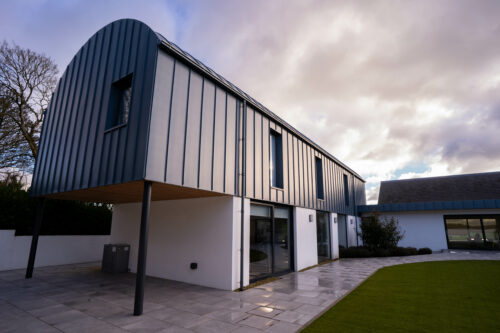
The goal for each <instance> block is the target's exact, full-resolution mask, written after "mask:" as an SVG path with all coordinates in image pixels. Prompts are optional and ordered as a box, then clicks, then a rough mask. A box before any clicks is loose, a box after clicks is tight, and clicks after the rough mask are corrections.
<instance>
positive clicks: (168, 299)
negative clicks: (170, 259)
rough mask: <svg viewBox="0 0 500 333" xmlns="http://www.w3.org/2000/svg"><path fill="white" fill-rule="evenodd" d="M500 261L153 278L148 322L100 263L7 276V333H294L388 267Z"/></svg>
mask: <svg viewBox="0 0 500 333" xmlns="http://www.w3.org/2000/svg"><path fill="white" fill-rule="evenodd" d="M468 259H482V260H500V253H499V252H475V251H454V252H450V253H440V254H432V255H423V256H412V257H391V258H371V259H342V260H339V261H335V262H333V263H329V264H326V265H323V266H319V267H316V268H313V269H310V270H308V271H306V272H300V273H290V274H288V275H285V276H283V277H282V278H281V279H279V280H277V281H274V282H271V283H268V284H265V285H262V286H260V287H257V288H253V289H250V290H247V291H245V292H231V291H222V290H217V289H211V288H205V287H200V286H194V285H189V284H186V283H181V282H175V281H169V280H163V279H156V278H147V280H146V291H145V304H144V315H142V316H140V317H134V316H132V315H131V313H132V308H133V300H134V283H135V276H134V275H133V274H122V275H109V274H103V273H101V272H100V271H99V264H98V263H91V264H77V265H65V266H53V267H45V268H38V269H35V275H34V278H33V279H32V280H25V279H24V271H23V270H14V271H4V272H0V332H89V331H91V332H93V333H98V332H111V333H112V332H262V331H265V332H287V333H288V332H295V331H298V330H300V329H301V328H302V327H304V326H306V325H307V324H308V323H309V322H311V321H312V320H313V319H314V318H316V317H318V316H319V315H320V314H321V313H323V312H324V311H326V310H327V309H328V308H330V307H331V306H332V305H333V304H335V303H336V302H337V301H339V300H340V299H341V298H342V297H343V296H345V295H346V294H347V293H349V292H350V291H351V290H353V289H354V288H356V286H358V285H359V284H360V283H361V282H362V281H364V280H365V279H366V278H368V277H369V276H370V275H372V274H373V273H374V272H375V271H376V270H378V269H379V268H381V267H384V266H390V265H397V264H402V263H412V262H421V261H434V260H468Z"/></svg>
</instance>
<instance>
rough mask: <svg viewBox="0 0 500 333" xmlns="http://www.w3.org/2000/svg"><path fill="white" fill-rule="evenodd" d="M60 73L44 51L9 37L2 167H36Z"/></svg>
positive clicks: (0, 130) (3, 69)
mask: <svg viewBox="0 0 500 333" xmlns="http://www.w3.org/2000/svg"><path fill="white" fill-rule="evenodd" d="M57 74H58V70H57V66H56V65H55V63H54V61H53V60H52V59H50V58H49V57H47V56H45V55H44V54H39V53H36V52H34V51H32V50H30V49H23V48H21V47H19V46H18V45H16V44H13V45H12V46H10V45H9V44H8V43H7V42H5V41H4V42H3V43H2V44H1V45H0V169H2V168H16V169H20V170H23V171H27V170H31V168H32V167H33V164H34V161H35V159H36V157H37V155H38V140H39V138H40V130H41V126H42V121H43V113H44V110H45V109H46V108H47V106H48V105H49V101H50V98H51V95H52V92H53V91H54V89H55V86H56V82H57Z"/></svg>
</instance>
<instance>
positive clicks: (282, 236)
mask: <svg viewBox="0 0 500 333" xmlns="http://www.w3.org/2000/svg"><path fill="white" fill-rule="evenodd" d="M289 212H290V210H289V209H288V208H281V207H279V208H278V207H275V208H274V237H273V238H274V242H273V245H274V272H273V273H279V272H282V271H287V270H289V269H290V232H289V228H288V225H289V223H288V222H289V215H290V213H289Z"/></svg>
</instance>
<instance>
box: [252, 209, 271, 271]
mask: <svg viewBox="0 0 500 333" xmlns="http://www.w3.org/2000/svg"><path fill="white" fill-rule="evenodd" d="M271 229H272V219H271V207H268V206H260V205H251V207H250V280H255V279H259V278H261V277H263V276H266V275H269V274H271V273H272V249H271V246H272V244H271V243H272V242H271V235H272V230H271Z"/></svg>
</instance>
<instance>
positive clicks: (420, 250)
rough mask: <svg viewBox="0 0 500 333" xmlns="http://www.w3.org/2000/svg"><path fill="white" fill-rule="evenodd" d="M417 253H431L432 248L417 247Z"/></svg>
mask: <svg viewBox="0 0 500 333" xmlns="http://www.w3.org/2000/svg"><path fill="white" fill-rule="evenodd" d="M418 254H432V250H431V249H429V248H428V247H423V248H421V249H418Z"/></svg>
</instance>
